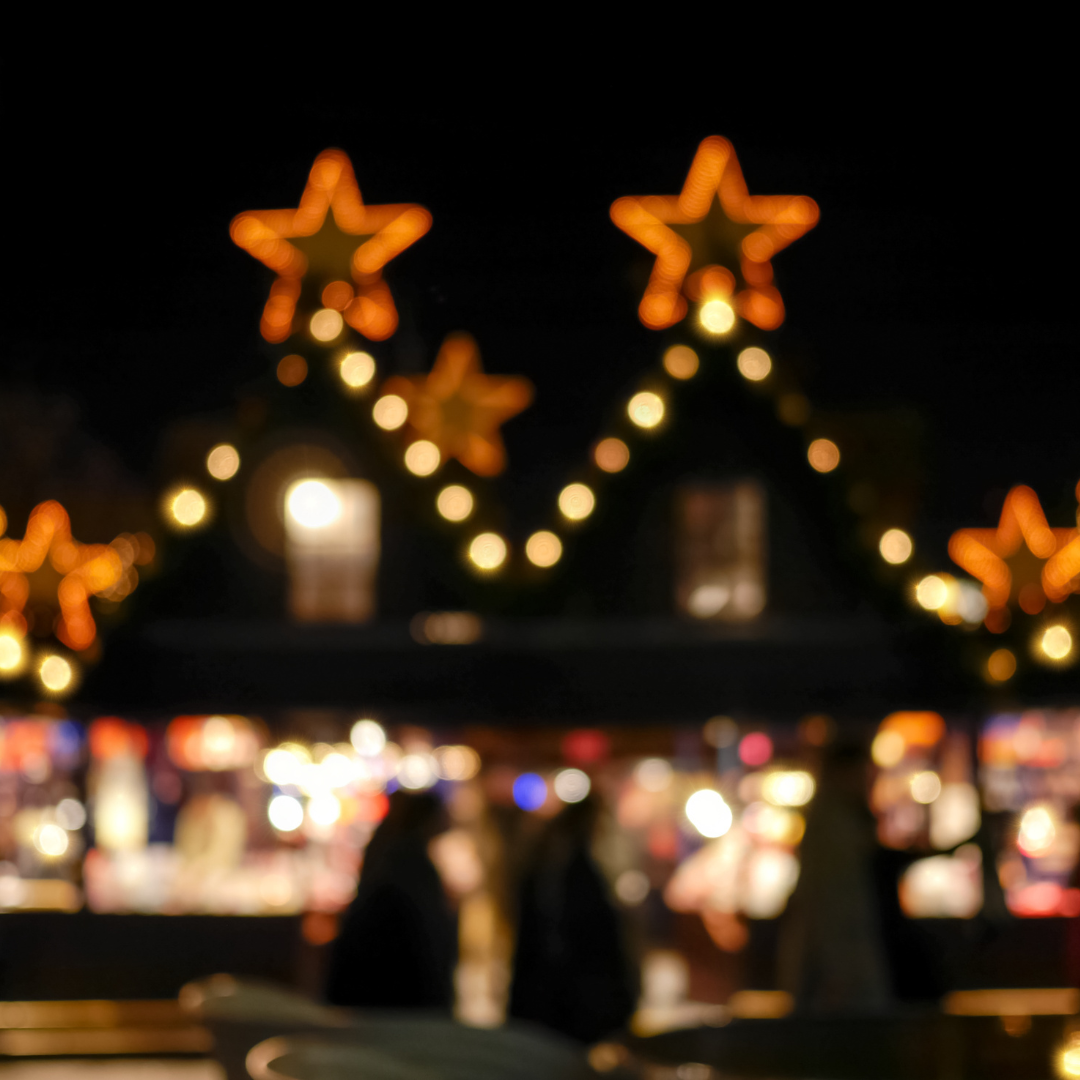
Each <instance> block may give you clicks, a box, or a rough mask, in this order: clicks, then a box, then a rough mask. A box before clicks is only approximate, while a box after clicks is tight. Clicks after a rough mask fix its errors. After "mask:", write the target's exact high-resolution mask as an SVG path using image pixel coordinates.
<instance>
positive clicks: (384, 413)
mask: <svg viewBox="0 0 1080 1080" xmlns="http://www.w3.org/2000/svg"><path fill="white" fill-rule="evenodd" d="M371 415H372V418H373V419H374V420H375V423H376V424H378V425H379V427H381V428H382V429H383V431H397V429H398V428H399V427H401V425H402V424H404V423H405V421H406V420H408V419H409V406H408V404H407V402H406V401H405V399H404V398H403V397H399V396H398V395H397V394H386V395H385V396H383V397H381V398H379V400H378V401H376V402H375V405H374V407H373V408H372V410H371Z"/></svg>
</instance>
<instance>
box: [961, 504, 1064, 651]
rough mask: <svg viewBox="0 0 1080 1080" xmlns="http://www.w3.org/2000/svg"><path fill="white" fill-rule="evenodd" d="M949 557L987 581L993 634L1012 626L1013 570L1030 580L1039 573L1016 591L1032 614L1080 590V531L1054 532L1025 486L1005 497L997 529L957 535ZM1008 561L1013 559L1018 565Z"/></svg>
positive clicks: (988, 622)
mask: <svg viewBox="0 0 1080 1080" xmlns="http://www.w3.org/2000/svg"><path fill="white" fill-rule="evenodd" d="M1025 548H1026V552H1025ZM1031 556H1034V566H1033V561H1032V559H1031ZM949 557H950V558H951V559H952V561H953V562H954V563H956V564H957V565H958V566H960V567H962V568H963V569H964V570H966V571H967V572H968V573H969V574H971V575H972V577H975V578H978V580H979V581H981V582H982V587H983V595H984V596H985V597H986V603H987V608H988V610H987V614H986V625H987V627H989V628H990V629H991V630H994V629H998V630H1003V629H1005V627H1006V625H1007V617H1008V613H1007V611H1006V608H1007V607H1008V604H1009V598H1010V596H1011V595H1012V593H1013V591H1014V571H1016V572H1018V573H1019V574H1021V575H1023V576H1026V577H1029V578H1034V577H1035V576H1036V574H1037V575H1038V576H1037V580H1028V581H1022V583H1020V584H1019V588H1018V589H1017V590H1016V591H1017V597H1016V598H1017V602H1018V603H1019V605H1020V607H1021V608H1022V609H1023V610H1024V611H1026V612H1027V613H1028V614H1029V615H1037V614H1038V613H1039V612H1040V611H1042V609H1043V607H1044V606H1045V605H1046V603H1047V601H1050V602H1052V603H1058V604H1060V603H1061V602H1062V601H1064V600H1065V599H1066V598H1067V597H1068V596H1069V594H1070V593H1072V592H1075V591H1077V589H1078V588H1080V580H1078V576H1080V528H1075V529H1069V528H1065V529H1052V528H1051V527H1050V526H1049V525H1048V524H1047V521H1046V515H1045V514H1044V513H1043V509H1042V506H1041V504H1040V503H1039V497H1038V495H1036V494H1035V492H1034V491H1033V490H1032V489H1031V488H1029V487H1025V486H1023V485H1021V486H1019V487H1014V488H1013V489H1012V490H1011V491H1010V492H1009V494H1008V495H1006V496H1005V503H1004V505H1003V506H1002V508H1001V518H1000V520H999V522H998V527H997V528H996V529H959V530H958V531H957V532H955V533H953V535H952V537H951V538H950V540H949ZM1006 559H1011V560H1013V562H1014V566H1013V567H1010V566H1009V564H1008V563H1006V561H1005V560H1006ZM1044 560H1045V561H1044ZM1038 562H1043V566H1042V570H1041V573H1038V571H1037V568H1036V567H1037V563H1038ZM1025 563H1026V564H1027V565H1026V566H1025Z"/></svg>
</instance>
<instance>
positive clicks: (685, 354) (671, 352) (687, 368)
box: [664, 345, 701, 380]
mask: <svg viewBox="0 0 1080 1080" xmlns="http://www.w3.org/2000/svg"><path fill="white" fill-rule="evenodd" d="M700 363H701V362H700V360H699V359H698V354H697V353H696V352H694V350H693V349H691V348H689V347H688V346H686V345H672V346H671V348H670V349H668V350H667V352H665V353H664V370H665V371H666V372H667V373H668V374H669V375H670V376H671V377H672V378H673V379H684V380H685V379H692V378H693V377H694V376H695V375H696V374H697V372H698V367H699V366H700Z"/></svg>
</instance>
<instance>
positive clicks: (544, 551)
mask: <svg viewBox="0 0 1080 1080" xmlns="http://www.w3.org/2000/svg"><path fill="white" fill-rule="evenodd" d="M562 550H563V549H562V541H561V540H560V539H559V538H558V537H557V536H556V535H555V534H554V533H553V532H547V531H546V530H542V531H541V532H534V533H533V534H532V536H530V537H529V539H528V540H527V541H526V543H525V557H526V558H527V559H528V560H529V562H531V563H532V564H533V565H534V566H539V567H543V568H547V567H549V566H554V565H555V564H556V563H557V562H558V561H559V559H561V558H562Z"/></svg>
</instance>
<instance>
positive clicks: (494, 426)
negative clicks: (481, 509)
mask: <svg viewBox="0 0 1080 1080" xmlns="http://www.w3.org/2000/svg"><path fill="white" fill-rule="evenodd" d="M383 393H385V394H397V395H399V396H400V397H402V398H404V399H405V401H406V402H407V403H408V406H409V426H410V427H411V428H412V429H413V431H414V432H415V433H416V434H417V435H419V436H420V437H421V438H423V439H428V440H430V441H431V442H433V443H434V444H435V445H436V446H437V447H438V448H439V450H440V452H441V453H442V456H443V457H444V458H449V457H455V458H457V459H458V461H460V462H461V463H462V465H464V466H465V467H466V468H467V469H471V470H472V471H473V472H474V473H476V474H477V475H478V476H495V475H497V474H498V473H500V472H502V471H503V469H504V468H505V467H506V450H505V448H504V447H503V441H502V437H501V436H500V435H499V427H500V426H501V425H502V424H503V423H505V422H506V421H507V420H509V419H510V418H511V417H512V416H516V415H517V414H518V413H519V412H521V411H522V410H523V409H527V408H528V407H529V405H530V403H531V402H532V398H533V388H532V385H531V384H530V383H529V381H528V380H527V379H521V378H516V377H513V376H507V375H485V374H484V373H483V372H482V371H481V370H480V352H479V350H478V349H477V347H476V342H475V341H474V340H473V339H472V338H471V337H470V336H469V335H468V334H451V335H450V336H449V337H447V339H446V340H445V341H444V342H443V345H442V348H441V349H440V350H439V355H438V356H437V357H436V358H435V364H434V366H433V367H432V369H431V372H430V374H428V375H420V376H412V377H409V378H406V377H404V376H395V377H394V378H391V379H387V380H386V382H385V383H384V384H383Z"/></svg>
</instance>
